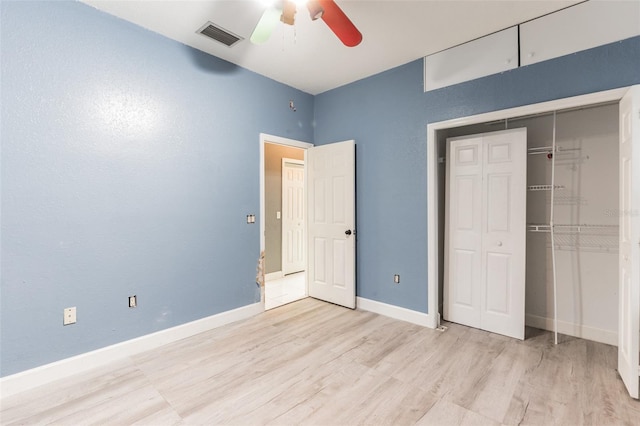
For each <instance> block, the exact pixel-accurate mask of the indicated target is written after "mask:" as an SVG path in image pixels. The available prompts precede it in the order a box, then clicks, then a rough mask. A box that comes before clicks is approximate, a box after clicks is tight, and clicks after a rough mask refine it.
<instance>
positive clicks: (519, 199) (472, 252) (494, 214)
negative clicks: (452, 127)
mask: <svg viewBox="0 0 640 426" xmlns="http://www.w3.org/2000/svg"><path fill="white" fill-rule="evenodd" d="M526 156H527V143H526V129H514V130H506V131H501V132H492V133H485V134H482V135H473V136H465V137H461V138H452V139H449V140H448V143H447V158H448V159H449V161H448V172H447V202H446V206H447V212H446V221H447V223H446V225H445V226H446V229H447V240H446V244H447V247H446V248H445V255H446V259H445V262H446V265H447V266H446V268H445V288H444V304H445V318H446V319H447V320H449V321H453V322H457V323H460V324H465V325H469V326H472V327H477V328H481V329H483V330H487V331H491V332H494V333H499V334H504V335H507V336H511V337H515V338H518V339H523V338H524V294H525V286H524V285H525V246H526V169H527V161H526Z"/></svg>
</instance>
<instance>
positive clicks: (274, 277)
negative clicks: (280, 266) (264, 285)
mask: <svg viewBox="0 0 640 426" xmlns="http://www.w3.org/2000/svg"><path fill="white" fill-rule="evenodd" d="M282 277H284V274H283V273H282V271H276V272H271V273H268V274H265V275H264V281H265V282H267V281H273V280H279V279H280V278H282Z"/></svg>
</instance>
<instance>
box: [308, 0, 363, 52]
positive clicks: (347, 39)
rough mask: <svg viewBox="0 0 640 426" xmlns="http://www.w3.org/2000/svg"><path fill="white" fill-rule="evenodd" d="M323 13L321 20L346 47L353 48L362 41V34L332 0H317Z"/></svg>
mask: <svg viewBox="0 0 640 426" xmlns="http://www.w3.org/2000/svg"><path fill="white" fill-rule="evenodd" d="M318 1H319V3H320V5H321V6H322V8H323V9H324V13H323V14H322V20H323V21H324V22H325V23H326V24H327V26H328V27H329V28H330V29H331V31H333V33H334V34H335V35H336V36H337V37H338V38H339V39H340V41H341V42H342V43H343V44H344V45H345V46H348V47H354V46H357V45H359V44H360V42H361V41H362V34H360V31H358V29H357V28H356V26H355V25H353V22H351V20H350V19H349V18H348V17H347V15H345V14H344V12H343V11H342V9H340V7H339V6H338V5H337V4H336V2H335V1H333V0H318Z"/></svg>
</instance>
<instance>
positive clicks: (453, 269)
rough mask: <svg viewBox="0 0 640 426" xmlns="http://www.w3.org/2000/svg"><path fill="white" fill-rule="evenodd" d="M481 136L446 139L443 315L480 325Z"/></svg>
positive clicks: (476, 325) (458, 320)
mask: <svg viewBox="0 0 640 426" xmlns="http://www.w3.org/2000/svg"><path fill="white" fill-rule="evenodd" d="M482 148H483V146H482V137H481V136H480V137H472V138H464V139H458V140H451V141H450V142H449V141H448V143H447V158H448V159H449V161H448V164H449V167H448V170H447V171H448V172H447V192H446V196H447V201H446V206H447V213H446V215H445V226H446V228H445V229H447V238H446V239H445V244H446V245H447V247H446V248H445V253H446V256H447V259H445V262H446V265H447V267H446V268H445V277H444V279H445V283H448V284H445V286H444V305H445V306H444V308H445V312H444V314H445V319H447V320H448V321H453V322H457V323H459V324H464V325H468V326H470V327H480V310H481V308H480V290H481V286H482V282H481V277H482Z"/></svg>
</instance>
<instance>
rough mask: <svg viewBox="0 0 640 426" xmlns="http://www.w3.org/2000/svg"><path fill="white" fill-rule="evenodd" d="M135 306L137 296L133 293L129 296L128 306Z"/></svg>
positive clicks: (136, 304)
mask: <svg viewBox="0 0 640 426" xmlns="http://www.w3.org/2000/svg"><path fill="white" fill-rule="evenodd" d="M136 306H138V296H136V295H135V294H134V295H133V296H129V307H130V308H135V307H136Z"/></svg>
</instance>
